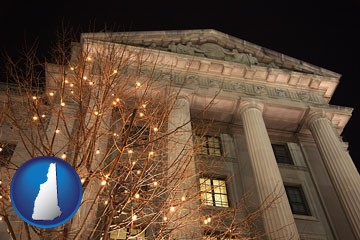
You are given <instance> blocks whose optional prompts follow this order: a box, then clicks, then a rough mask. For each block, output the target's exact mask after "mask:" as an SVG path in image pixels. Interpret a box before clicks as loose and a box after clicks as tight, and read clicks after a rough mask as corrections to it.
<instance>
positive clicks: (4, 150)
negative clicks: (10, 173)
mask: <svg viewBox="0 0 360 240" xmlns="http://www.w3.org/2000/svg"><path fill="white" fill-rule="evenodd" d="M15 147H16V144H10V143H4V142H0V166H6V165H7V164H8V163H9V162H10V159H11V157H12V155H13V154H14V151H15Z"/></svg>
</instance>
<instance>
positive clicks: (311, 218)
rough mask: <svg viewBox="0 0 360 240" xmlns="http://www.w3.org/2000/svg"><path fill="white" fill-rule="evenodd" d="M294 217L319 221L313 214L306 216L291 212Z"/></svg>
mask: <svg viewBox="0 0 360 240" xmlns="http://www.w3.org/2000/svg"><path fill="white" fill-rule="evenodd" d="M293 216H294V218H295V219H298V220H307V221H314V222H319V220H318V219H317V218H316V217H314V216H307V215H299V214H293Z"/></svg>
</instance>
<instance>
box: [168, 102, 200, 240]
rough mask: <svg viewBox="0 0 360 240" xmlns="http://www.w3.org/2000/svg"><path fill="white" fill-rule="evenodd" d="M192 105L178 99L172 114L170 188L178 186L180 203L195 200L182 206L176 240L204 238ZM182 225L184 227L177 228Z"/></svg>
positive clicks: (176, 228)
mask: <svg viewBox="0 0 360 240" xmlns="http://www.w3.org/2000/svg"><path fill="white" fill-rule="evenodd" d="M190 119H191V118H190V103H189V102H188V100H187V99H184V98H180V99H177V100H176V102H175V105H174V107H173V109H172V110H171V112H170V114H169V121H168V122H169V123H168V131H169V132H170V136H169V143H168V149H169V150H168V157H169V160H168V164H169V178H171V183H170V185H175V186H176V187H175V190H174V195H175V198H176V199H177V200H180V199H181V197H182V196H186V197H187V199H191V198H193V200H192V201H191V200H190V201H189V202H188V203H186V204H183V205H182V206H181V207H179V208H178V209H177V210H176V212H175V213H174V214H176V217H175V219H178V220H176V221H174V224H173V227H174V228H175V230H174V231H173V232H172V237H173V238H174V239H201V232H200V222H199V212H198V211H199V202H198V199H197V198H196V197H195V196H196V193H197V191H196V189H197V187H196V186H197V181H198V179H197V177H196V168H195V161H194V153H193V139H192V128H191V122H190ZM177 225H178V226H181V227H177Z"/></svg>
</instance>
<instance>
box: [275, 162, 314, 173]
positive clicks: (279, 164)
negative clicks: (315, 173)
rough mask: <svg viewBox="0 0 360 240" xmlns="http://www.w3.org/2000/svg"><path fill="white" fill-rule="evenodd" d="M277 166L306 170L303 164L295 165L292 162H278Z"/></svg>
mask: <svg viewBox="0 0 360 240" xmlns="http://www.w3.org/2000/svg"><path fill="white" fill-rule="evenodd" d="M278 166H279V167H281V168H290V169H295V170H301V171H307V170H308V169H307V167H303V166H296V165H292V164H286V163H278Z"/></svg>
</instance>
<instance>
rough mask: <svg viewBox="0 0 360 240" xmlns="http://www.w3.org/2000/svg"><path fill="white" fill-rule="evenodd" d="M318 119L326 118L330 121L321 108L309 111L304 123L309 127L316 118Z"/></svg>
mask: <svg viewBox="0 0 360 240" xmlns="http://www.w3.org/2000/svg"><path fill="white" fill-rule="evenodd" d="M319 119H327V120H329V121H330V119H329V117H328V116H327V115H326V113H325V111H323V110H315V111H311V112H310V113H309V114H308V115H307V117H306V119H305V124H306V126H307V127H310V126H311V125H312V124H313V123H314V122H315V121H316V120H319Z"/></svg>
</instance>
